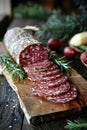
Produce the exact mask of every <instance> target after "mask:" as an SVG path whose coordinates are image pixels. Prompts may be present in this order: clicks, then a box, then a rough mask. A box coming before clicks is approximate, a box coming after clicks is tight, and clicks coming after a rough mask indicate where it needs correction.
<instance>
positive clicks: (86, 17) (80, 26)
mask: <svg viewBox="0 0 87 130" xmlns="http://www.w3.org/2000/svg"><path fill="white" fill-rule="evenodd" d="M86 21H87V11H82V12H80V14H75V13H73V14H70V15H65V14H64V13H63V12H62V11H61V10H57V11H55V12H53V14H52V15H51V16H50V17H49V19H48V20H47V22H46V23H45V24H43V25H42V26H41V27H40V29H39V30H38V31H37V32H36V36H37V37H39V38H40V39H42V40H44V41H47V40H48V39H49V38H51V37H56V38H59V39H62V40H67V41H68V40H69V39H70V38H71V37H72V36H73V35H74V34H76V33H78V32H81V31H85V30H87V22H86Z"/></svg>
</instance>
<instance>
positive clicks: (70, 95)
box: [44, 86, 77, 103]
mask: <svg viewBox="0 0 87 130" xmlns="http://www.w3.org/2000/svg"><path fill="white" fill-rule="evenodd" d="M76 97H77V90H76V88H75V87H73V86H72V87H71V89H70V90H69V91H68V92H65V93H63V94H60V95H52V96H44V98H45V99H46V100H48V101H51V102H55V103H67V102H69V101H71V100H74V99H75V98H76Z"/></svg>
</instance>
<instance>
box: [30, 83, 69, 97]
mask: <svg viewBox="0 0 87 130" xmlns="http://www.w3.org/2000/svg"><path fill="white" fill-rule="evenodd" d="M69 89H70V84H69V83H68V82H66V83H64V84H61V85H60V86H53V87H50V88H49V87H43V88H41V87H40V86H36V87H34V88H33V89H32V90H33V93H34V94H35V95H38V96H41V97H44V96H53V95H59V94H62V93H65V92H67V91H68V90H69Z"/></svg>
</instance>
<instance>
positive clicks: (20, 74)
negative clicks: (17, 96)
mask: <svg viewBox="0 0 87 130" xmlns="http://www.w3.org/2000/svg"><path fill="white" fill-rule="evenodd" d="M0 63H1V64H2V65H3V66H4V67H6V69H7V70H8V72H9V73H10V74H11V76H12V79H13V80H14V81H15V79H16V81H20V80H22V79H24V77H25V72H24V70H22V69H20V67H19V65H18V64H16V63H15V62H14V61H13V60H12V59H11V57H10V56H8V55H4V54H3V55H0Z"/></svg>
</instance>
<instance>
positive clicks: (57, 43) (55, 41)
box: [48, 38, 62, 50]
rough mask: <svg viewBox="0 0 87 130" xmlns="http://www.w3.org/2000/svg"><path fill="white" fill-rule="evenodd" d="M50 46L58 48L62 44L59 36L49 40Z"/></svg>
mask: <svg viewBox="0 0 87 130" xmlns="http://www.w3.org/2000/svg"><path fill="white" fill-rule="evenodd" d="M48 46H49V48H51V49H54V50H57V49H59V48H60V47H61V46H62V41H61V40H59V39H57V38H50V39H49V40H48Z"/></svg>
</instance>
